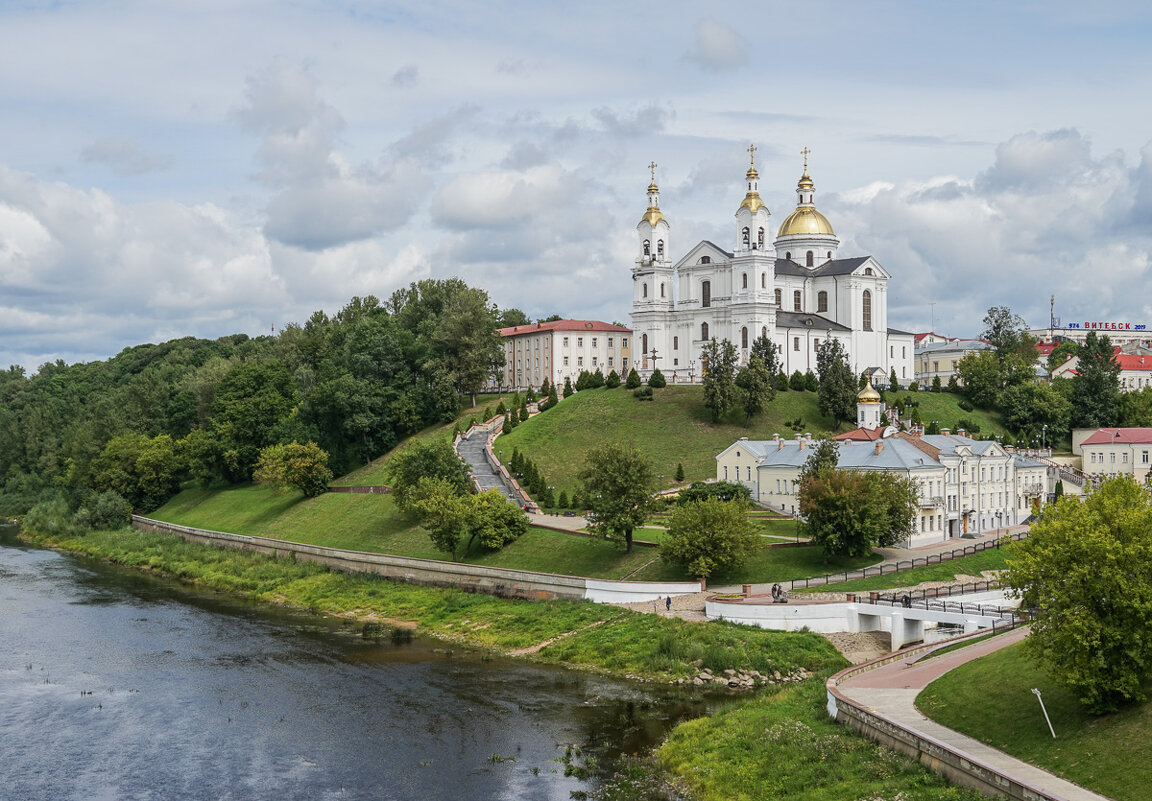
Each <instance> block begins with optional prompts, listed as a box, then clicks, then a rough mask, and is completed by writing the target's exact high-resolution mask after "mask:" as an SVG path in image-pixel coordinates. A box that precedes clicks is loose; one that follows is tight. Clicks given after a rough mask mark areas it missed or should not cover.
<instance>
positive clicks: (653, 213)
mask: <svg viewBox="0 0 1152 801" xmlns="http://www.w3.org/2000/svg"><path fill="white" fill-rule="evenodd" d="M663 219H664V212H662V211H660V207H659V206H649V207H648V211H646V212H644V216H643V217H641V218H640V222H642V223H645V222H646V223H648V224H649V225H651V226H655V225H656V223H658V222H660V221H661V220H663Z"/></svg>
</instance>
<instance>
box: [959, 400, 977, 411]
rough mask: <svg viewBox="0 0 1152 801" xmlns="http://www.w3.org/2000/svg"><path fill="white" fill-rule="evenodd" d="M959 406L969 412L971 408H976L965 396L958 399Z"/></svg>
mask: <svg viewBox="0 0 1152 801" xmlns="http://www.w3.org/2000/svg"><path fill="white" fill-rule="evenodd" d="M959 406H960V408H961V409H963V410H964V411H966V412H970V411H972V410H973V409H975V408H976V407H974V406H973V405H972V404H971V402H970V401H969V400H968V399H967V398H965V399H964V400H962V401H960V404H959Z"/></svg>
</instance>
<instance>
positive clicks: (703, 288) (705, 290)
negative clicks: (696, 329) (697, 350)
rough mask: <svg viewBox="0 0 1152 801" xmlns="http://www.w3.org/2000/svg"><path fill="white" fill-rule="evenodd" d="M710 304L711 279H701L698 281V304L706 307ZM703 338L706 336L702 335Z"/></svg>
mask: <svg viewBox="0 0 1152 801" xmlns="http://www.w3.org/2000/svg"><path fill="white" fill-rule="evenodd" d="M711 305H712V282H711V281H701V282H700V306H701V308H704V309H707V308H708V307H709V306H711ZM704 338H705V339H707V338H708V337H704Z"/></svg>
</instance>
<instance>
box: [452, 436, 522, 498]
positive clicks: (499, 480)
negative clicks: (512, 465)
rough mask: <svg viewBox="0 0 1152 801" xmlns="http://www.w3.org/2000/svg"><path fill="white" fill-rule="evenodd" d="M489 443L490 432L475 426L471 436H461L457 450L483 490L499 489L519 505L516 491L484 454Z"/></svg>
mask: <svg viewBox="0 0 1152 801" xmlns="http://www.w3.org/2000/svg"><path fill="white" fill-rule="evenodd" d="M487 443H488V432H487V431H485V430H483V429H480V428H473V429H472V431H471V436H467V437H461V438H460V444H459V445H457V446H456V452H457V453H459V454H460V456H461V457H463V459H464V461H466V462H468V464H469V465H470V466H471V468H472V475H473V476H475V477H476V483H477V484H479V485H480V491H481V492H487V491H488V490H490V489H498V490H500V492H501V493H502V494H503V495H504V497H505V498H507V499H508V500H510V501H512V503H514V504H516V505H519V504H520V502H519V500H518V499H517V497H516V493H514V492H513V491H512V488H511V487H509V486H508V485H507V484H506V483H505V482H504V478H503V477H502V476H501V475H500V474H499V473H497V472H496V471H495V470H494V469H493V467H492V465H491V464H489V463H488V459H487V458H486V457H485V456H484V446H485V445H486V444H487Z"/></svg>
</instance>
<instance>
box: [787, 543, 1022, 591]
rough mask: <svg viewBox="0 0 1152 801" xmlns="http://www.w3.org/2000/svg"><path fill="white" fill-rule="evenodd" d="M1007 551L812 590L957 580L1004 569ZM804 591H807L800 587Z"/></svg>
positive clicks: (881, 587) (886, 587)
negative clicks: (987, 571)
mask: <svg viewBox="0 0 1152 801" xmlns="http://www.w3.org/2000/svg"><path fill="white" fill-rule="evenodd" d="M1007 555H1008V554H1007V552H1006V551H1005V550H1003V549H1000V548H989V549H988V550H986V551H980V552H978V553H974V554H972V555H971V556H961V557H960V558H958V559H951V560H949V561H947V562H941V563H940V564H938V565H925V566H924V567H914V568H912V569H911V570H903V571H901V572H899V573H885V574H884V575H883V576H871V577H869V578H866V579H857V580H855V581H844V582H841V583H839V584H834V585H832V586H830V587H811V588H809V590H808V591H809V592H841V591H843V592H857V591H860V590H890V589H893V588H895V587H914V586H916V585H917V584H919V583H921V582H923V581H955V579H956V577H957V576H979V575H981V573H982V572H983V571H985V570H1003V569H1004V568H1005V567H1006V566H1007V561H1006V557H1007ZM798 591H799V592H804V590H798Z"/></svg>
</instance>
